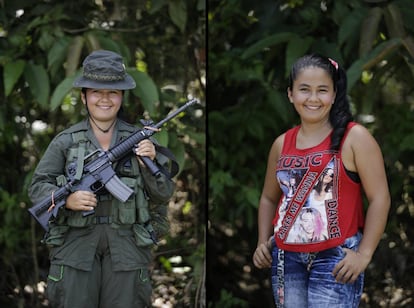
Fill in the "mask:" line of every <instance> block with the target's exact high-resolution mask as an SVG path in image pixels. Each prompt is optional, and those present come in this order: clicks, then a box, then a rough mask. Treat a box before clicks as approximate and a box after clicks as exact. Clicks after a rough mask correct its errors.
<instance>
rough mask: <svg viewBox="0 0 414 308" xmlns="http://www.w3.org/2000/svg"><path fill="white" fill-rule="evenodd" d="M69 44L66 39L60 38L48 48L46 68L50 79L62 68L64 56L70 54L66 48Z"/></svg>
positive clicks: (70, 51)
mask: <svg viewBox="0 0 414 308" xmlns="http://www.w3.org/2000/svg"><path fill="white" fill-rule="evenodd" d="M69 43H70V41H69V39H68V37H62V38H60V39H59V40H57V41H55V42H54V44H53V46H52V48H50V50H49V52H48V54H47V66H48V69H49V70H50V75H51V76H52V78H53V77H54V76H56V72H57V71H58V70H59V68H60V67H63V63H64V62H65V58H66V54H67V53H68V54H72V50H71V49H69V48H68V46H69ZM68 49H69V51H68Z"/></svg>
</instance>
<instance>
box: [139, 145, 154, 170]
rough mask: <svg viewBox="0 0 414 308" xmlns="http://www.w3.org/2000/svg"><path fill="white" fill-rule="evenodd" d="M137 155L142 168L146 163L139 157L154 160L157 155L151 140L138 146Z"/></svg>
mask: <svg viewBox="0 0 414 308" xmlns="http://www.w3.org/2000/svg"><path fill="white" fill-rule="evenodd" d="M135 155H137V159H138V161H139V163H140V164H141V165H142V166H143V165H144V163H143V162H142V160H141V159H140V158H139V156H146V157H149V158H150V159H151V160H154V159H155V155H156V153H155V146H154V144H153V143H152V142H151V140H149V139H145V140H142V141H141V142H140V143H138V144H137V147H136V148H135Z"/></svg>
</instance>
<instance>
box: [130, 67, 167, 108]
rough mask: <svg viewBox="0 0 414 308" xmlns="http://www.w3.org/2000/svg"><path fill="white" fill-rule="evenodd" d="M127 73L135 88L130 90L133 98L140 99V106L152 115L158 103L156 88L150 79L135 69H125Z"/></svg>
mask: <svg viewBox="0 0 414 308" xmlns="http://www.w3.org/2000/svg"><path fill="white" fill-rule="evenodd" d="M127 71H128V73H129V74H130V75H131V76H132V77H133V78H134V79H135V82H136V83H137V86H136V88H135V89H133V90H132V93H134V95H135V96H138V97H139V98H140V99H141V102H142V105H143V106H144V108H145V110H146V111H148V112H149V114H150V115H151V114H153V113H154V111H155V106H156V104H157V103H158V102H159V96H158V88H157V86H156V85H155V83H154V81H153V80H152V79H151V77H150V76H149V75H148V74H146V73H144V72H140V71H138V70H136V69H127Z"/></svg>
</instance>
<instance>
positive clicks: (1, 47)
mask: <svg viewBox="0 0 414 308" xmlns="http://www.w3.org/2000/svg"><path fill="white" fill-rule="evenodd" d="M205 15H206V3H205V1H201V0H199V1H190V0H171V1H169V0H145V1H132V0H108V1H98V0H97V1H90V0H80V1H59V0H48V1H46V0H43V1H30V0H17V1H1V3H0V97H1V102H0V157H1V159H0V170H1V176H0V251H1V254H0V306H2V307H3V306H4V307H40V306H43V305H44V304H45V302H44V301H43V297H42V290H41V288H40V287H39V284H38V283H39V282H40V281H45V275H46V274H47V270H48V252H47V250H46V248H45V247H43V246H42V245H41V244H40V239H41V238H42V235H43V232H42V230H41V228H40V227H39V226H38V225H36V224H35V222H34V220H33V219H31V218H30V217H29V215H28V212H27V209H28V207H30V206H32V204H31V203H30V201H29V199H28V197H27V187H28V184H29V182H30V178H31V174H32V172H33V170H34V167H35V166H36V164H37V162H38V160H39V159H40V157H41V156H42V153H43V151H44V150H45V149H46V146H47V145H48V143H49V142H50V140H51V138H52V137H53V136H55V135H56V134H57V133H58V132H60V131H61V130H63V129H64V128H66V127H68V126H69V125H71V124H73V123H76V122H77V121H79V120H80V119H82V118H84V117H85V110H84V108H83V106H82V104H81V103H80V101H79V93H78V92H77V91H76V90H74V89H72V81H73V79H74V78H75V76H76V75H77V74H79V73H80V67H81V64H82V63H81V62H82V61H83V59H84V58H85V57H86V55H88V54H89V53H90V52H91V51H92V50H96V49H110V50H113V51H116V52H118V53H120V54H122V56H123V57H124V60H125V64H126V66H127V69H128V71H129V72H130V74H131V75H132V76H133V77H134V79H135V80H136V82H137V85H138V86H137V88H136V89H134V90H133V91H130V92H127V93H126V97H125V100H124V103H123V109H124V110H123V111H124V112H123V115H124V117H125V119H126V120H127V121H129V122H131V123H138V121H139V119H141V118H144V117H145V118H147V117H151V118H152V119H153V120H154V121H155V122H157V121H159V120H161V119H162V118H164V117H165V116H166V115H167V113H168V112H169V111H171V110H173V109H174V108H176V107H177V106H180V105H181V104H182V103H184V102H185V101H186V100H187V98H188V97H189V96H193V97H197V98H200V100H201V102H202V104H201V105H200V106H196V107H194V108H192V109H191V110H189V111H187V112H186V113H185V115H183V116H181V117H178V118H176V119H174V120H173V121H171V122H170V123H169V124H168V125H167V126H166V127H165V128H164V129H163V131H162V132H161V133H159V134H157V136H156V138H158V139H159V141H160V143H162V144H164V145H167V146H168V147H169V148H171V149H172V151H173V152H174V153H175V154H176V156H177V158H178V160H179V161H180V162H181V164H180V166H181V172H180V174H179V175H178V176H177V177H176V181H177V183H179V187H178V190H177V196H175V197H174V200H175V201H177V202H178V201H179V202H181V203H183V205H184V206H183V207H182V209H181V210H180V211H181V212H180V213H181V216H179V219H178V220H179V222H180V223H182V224H183V225H185V226H186V228H182V230H181V231H176V232H172V233H174V236H172V235H171V236H170V237H167V239H166V244H164V245H163V246H161V247H158V250H157V251H156V256H157V259H156V262H159V263H160V264H161V263H162V264H161V265H162V266H161V265H160V266H161V268H163V270H164V272H165V273H166V274H168V271H169V270H170V269H171V268H172V265H171V263H170V261H169V257H171V256H173V255H174V254H172V253H170V252H169V251H174V253H175V254H179V255H180V256H181V257H182V260H183V261H182V263H183V264H185V265H188V266H189V267H190V269H191V271H190V273H189V274H188V279H187V280H186V281H185V286H184V287H182V286H181V287H179V286H178V285H177V288H178V289H180V290H182V291H181V292H176V295H175V297H176V299H175V302H176V303H179V304H181V305H184V304H185V305H196V304H197V303H198V302H200V303H203V302H204V300H205V298H204V292H203V287H202V286H203V285H204V281H203V277H204V262H205V261H204V252H205V250H204V245H205V243H204V237H205V230H204V219H205V212H204V208H206V202H205V199H204V195H205V191H206V189H205V184H206V183H205V168H204V166H205V120H204V107H203V106H204V103H203V102H204V97H205V78H206V77H205V35H206V33H205V29H206V28H205V23H206V16H205ZM179 193H181V195H183V193H185V194H184V196H185V197H180V196H181V195H179ZM161 256H163V258H161Z"/></svg>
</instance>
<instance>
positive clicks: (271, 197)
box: [253, 135, 284, 268]
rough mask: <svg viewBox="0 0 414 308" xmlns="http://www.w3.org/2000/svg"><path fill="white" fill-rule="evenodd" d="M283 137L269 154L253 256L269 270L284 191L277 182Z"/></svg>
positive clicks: (276, 141) (255, 262)
mask: <svg viewBox="0 0 414 308" xmlns="http://www.w3.org/2000/svg"><path fill="white" fill-rule="evenodd" d="M283 138H284V137H283V135H282V136H281V137H279V138H277V139H276V140H275V142H274V143H273V145H272V148H271V149H270V152H269V157H268V161H267V169H266V175H265V181H264V185H263V190H262V195H261V197H260V201H259V213H258V233H259V235H258V241H257V248H256V250H255V253H254V255H253V263H254V264H255V266H256V267H258V268H267V267H270V266H271V264H272V256H271V254H270V250H269V248H270V247H269V238H270V237H271V236H272V234H273V225H272V220H273V217H274V215H275V211H276V207H277V203H278V201H279V199H280V196H281V194H282V191H281V189H280V187H279V183H278V182H277V180H276V165H277V161H278V160H279V156H280V152H281V148H282V145H283Z"/></svg>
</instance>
